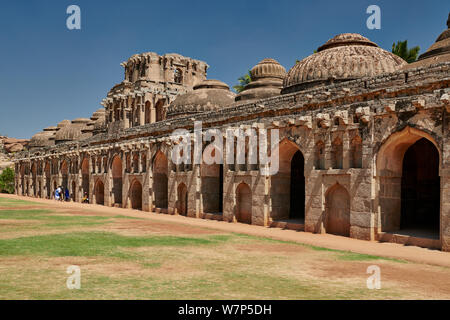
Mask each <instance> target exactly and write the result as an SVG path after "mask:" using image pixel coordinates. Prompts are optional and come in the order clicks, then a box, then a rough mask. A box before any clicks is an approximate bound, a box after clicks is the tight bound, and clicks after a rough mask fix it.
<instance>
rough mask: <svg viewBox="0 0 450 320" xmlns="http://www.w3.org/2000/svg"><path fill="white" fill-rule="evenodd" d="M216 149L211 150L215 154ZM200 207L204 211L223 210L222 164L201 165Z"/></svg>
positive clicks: (218, 211) (219, 211)
mask: <svg viewBox="0 0 450 320" xmlns="http://www.w3.org/2000/svg"><path fill="white" fill-rule="evenodd" d="M215 152H216V150H213V151H212V152H211V156H212V157H214V156H215ZM201 177H202V180H201V182H202V185H201V193H202V209H203V212H204V213H215V214H217V213H222V211H223V164H216V163H214V164H209V165H208V164H202V165H201Z"/></svg>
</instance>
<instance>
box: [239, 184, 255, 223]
mask: <svg viewBox="0 0 450 320" xmlns="http://www.w3.org/2000/svg"><path fill="white" fill-rule="evenodd" d="M235 210H236V212H235V216H236V220H237V221H238V222H242V223H247V224H252V191H251V190H250V187H249V186H248V185H247V184H246V183H244V182H241V183H240V184H239V185H238V187H237V188H236V209H235Z"/></svg>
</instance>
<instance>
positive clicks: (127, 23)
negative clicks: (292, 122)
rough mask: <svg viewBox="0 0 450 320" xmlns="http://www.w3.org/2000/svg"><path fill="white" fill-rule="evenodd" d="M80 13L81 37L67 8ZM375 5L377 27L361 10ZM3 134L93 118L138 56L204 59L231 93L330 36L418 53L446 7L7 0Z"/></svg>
mask: <svg viewBox="0 0 450 320" xmlns="http://www.w3.org/2000/svg"><path fill="white" fill-rule="evenodd" d="M71 4H76V5H78V6H80V8H81V17H82V22H81V28H82V29H81V30H72V31H71V30H68V29H67V28H66V19H67V17H68V15H67V14H66V9H67V7H68V6H69V5H71ZM371 4H376V5H379V6H380V8H381V19H382V22H381V30H369V29H367V27H366V20H367V18H368V16H369V15H368V14H366V8H367V7H368V6H369V5H371ZM0 8H1V9H0V43H1V51H0V70H1V71H0V110H1V113H0V114H1V116H0V134H3V135H8V136H11V137H17V138H30V137H31V136H32V135H33V134H34V133H36V132H38V131H41V130H42V129H43V128H44V127H47V126H51V125H56V123H58V122H59V121H61V120H63V119H69V120H71V119H74V118H78V117H90V115H91V114H92V113H93V112H94V111H95V110H96V109H98V108H100V107H101V106H100V105H99V103H100V101H101V99H103V98H104V97H105V96H106V94H107V92H108V90H109V89H110V88H111V87H112V86H113V85H115V84H117V83H119V82H121V81H122V79H123V68H122V67H121V66H120V65H119V64H120V63H121V62H122V61H124V60H126V59H128V58H129V57H130V56H131V55H133V54H135V53H141V52H146V51H154V52H157V53H159V54H164V53H172V52H176V53H179V54H182V55H184V56H188V57H192V58H196V59H200V60H204V61H206V62H207V63H208V64H209V65H210V69H209V70H208V78H210V79H220V80H222V81H224V82H226V83H227V84H228V85H229V86H230V87H231V86H232V85H234V84H235V83H236V82H237V81H236V79H237V78H238V77H239V76H241V75H242V74H244V73H245V72H246V71H247V70H248V69H250V68H252V67H253V66H254V65H255V64H257V63H258V62H259V61H260V60H261V59H263V58H274V59H277V60H278V61H279V62H280V63H281V64H282V65H283V66H284V67H285V68H286V69H287V70H288V69H289V68H291V67H292V65H293V64H294V63H295V60H296V59H302V58H304V57H306V56H308V55H310V54H311V53H312V52H313V51H314V50H315V49H316V48H317V47H319V46H320V45H322V44H323V43H325V42H326V41H327V40H328V39H330V38H332V37H333V36H335V35H336V34H339V33H343V32H356V33H361V34H362V35H364V36H366V37H368V38H369V39H371V40H372V41H374V42H376V43H377V44H378V45H379V46H381V47H383V48H384V49H387V50H390V49H391V46H392V43H393V42H394V41H397V40H406V39H407V40H408V42H409V44H410V46H415V45H419V46H420V47H421V53H423V52H424V51H425V50H426V49H427V48H428V47H429V46H430V45H431V44H432V43H433V42H434V41H435V40H436V38H437V36H438V35H439V34H440V33H441V32H442V31H443V30H444V29H445V28H446V25H445V23H446V21H447V16H448V13H449V11H450V3H449V1H448V0H429V1H417V0H409V1H403V0H396V1H375V0H370V1H366V0H346V1H325V0H315V1H300V0H292V1H291V0H278V1H275V0H252V1H250V0H239V1H234V0H226V1H216V0H199V1H195V0H191V1H181V0H179V1H175V0H172V1H167V0H164V1H159V0H151V1H149V0H147V1H144V0H128V1H120V2H119V1H104V0H89V1H87V0H72V1H65V0H27V1H24V0H16V1H12V0H4V1H2V2H1V4H0Z"/></svg>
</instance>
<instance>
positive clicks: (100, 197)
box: [95, 180, 105, 205]
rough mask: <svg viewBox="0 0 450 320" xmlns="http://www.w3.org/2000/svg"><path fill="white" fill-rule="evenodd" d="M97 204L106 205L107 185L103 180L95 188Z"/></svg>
mask: <svg viewBox="0 0 450 320" xmlns="http://www.w3.org/2000/svg"><path fill="white" fill-rule="evenodd" d="M95 203H96V204H100V205H104V204H105V185H104V184H103V182H102V181H101V180H98V181H97V184H96V186H95Z"/></svg>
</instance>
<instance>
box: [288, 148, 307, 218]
mask: <svg viewBox="0 0 450 320" xmlns="http://www.w3.org/2000/svg"><path fill="white" fill-rule="evenodd" d="M304 218H305V159H304V157H303V154H302V153H301V152H300V151H297V152H296V153H295V154H294V156H293V157H292V160H291V195H290V210H289V219H304Z"/></svg>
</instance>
